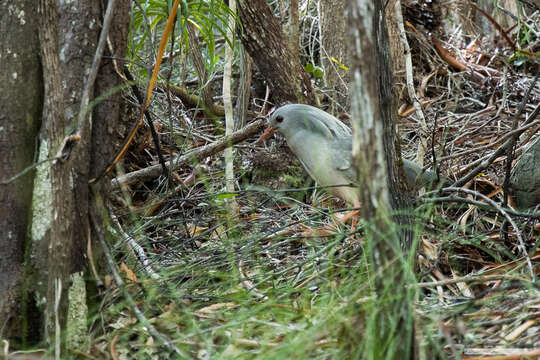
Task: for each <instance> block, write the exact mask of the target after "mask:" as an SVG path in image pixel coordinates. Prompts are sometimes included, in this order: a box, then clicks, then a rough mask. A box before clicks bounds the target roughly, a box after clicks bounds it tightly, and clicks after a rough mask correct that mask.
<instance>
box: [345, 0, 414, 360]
mask: <svg viewBox="0 0 540 360" xmlns="http://www.w3.org/2000/svg"><path fill="white" fill-rule="evenodd" d="M383 2H384V0H376V1H374V2H365V1H362V0H355V1H353V2H351V3H350V4H349V8H348V15H349V16H348V21H349V29H350V32H349V38H350V42H351V43H350V44H351V47H352V49H353V51H354V59H353V68H352V71H353V75H354V76H353V78H354V82H353V92H352V94H353V97H352V99H351V104H352V118H353V137H354V140H353V161H354V164H355V166H356V168H357V169H358V173H359V179H358V182H359V187H360V189H361V200H360V201H361V203H362V210H361V212H362V217H363V218H364V219H365V220H366V221H367V222H368V223H369V224H370V225H369V226H367V227H366V239H367V242H368V246H367V249H368V251H370V256H369V259H370V266H371V267H372V269H374V271H375V276H374V285H375V289H374V291H375V298H376V300H375V301H376V302H377V303H376V305H375V308H376V311H373V312H369V313H366V314H364V324H377V325H376V326H375V327H374V328H371V329H368V331H369V332H370V335H371V337H370V344H369V347H368V349H369V350H370V351H372V353H370V354H367V355H366V358H375V359H383V358H384V359H409V358H411V357H412V356H413V351H412V339H413V337H412V331H411V328H412V312H411V297H412V290H410V289H408V288H407V287H406V283H407V281H410V279H411V278H414V277H413V276H412V270H413V269H414V267H413V266H411V265H410V264H408V260H409V256H408V252H409V250H410V246H411V243H412V233H411V231H410V226H411V218H410V217H409V216H407V215H402V216H395V215H394V214H395V212H396V211H400V210H401V211H402V212H406V211H404V210H408V209H410V207H411V204H410V201H409V200H408V197H407V189H406V185H405V175H404V172H403V167H402V164H401V161H400V160H398V159H401V156H400V155H401V154H400V148H399V141H398V137H397V133H396V129H395V126H394V124H396V123H397V119H396V113H397V112H396V104H395V101H394V97H393V96H392V85H393V81H392V71H391V60H390V54H389V43H388V34H387V31H386V26H385V22H384V18H385V17H384V10H383V4H382V3H383ZM373 70H375V71H373ZM393 215H394V216H393ZM396 294H400V295H401V296H397V297H396Z"/></svg>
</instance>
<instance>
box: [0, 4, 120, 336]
mask: <svg viewBox="0 0 540 360" xmlns="http://www.w3.org/2000/svg"><path fill="white" fill-rule="evenodd" d="M101 3H102V2H94V1H90V2H88V1H82V0H76V1H71V2H69V3H66V2H59V3H57V2H56V1H54V0H40V2H39V11H40V12H38V7H37V6H36V4H35V3H33V2H29V1H18V2H17V3H16V4H13V2H9V4H10V6H9V7H8V8H9V10H5V11H2V12H1V14H2V15H4V14H5V15H6V19H5V21H2V22H1V25H0V26H2V27H4V26H7V27H9V29H5V31H4V32H3V33H4V34H5V36H4V37H3V38H2V42H1V44H2V46H1V47H2V49H4V48H5V49H6V50H8V49H9V52H8V53H10V52H13V54H16V56H14V58H15V60H16V61H14V62H8V60H10V59H9V57H7V56H4V51H2V63H3V64H8V65H9V66H10V67H9V71H7V72H3V74H6V76H7V75H8V74H9V75H10V76H11V77H12V78H13V80H14V81H13V84H9V82H8V80H9V78H6V79H5V81H3V82H2V84H6V86H7V87H8V88H9V90H6V91H3V92H2V95H0V96H3V98H2V101H1V103H0V106H2V110H3V111H2V113H3V114H10V116H9V117H7V116H2V115H0V120H1V121H2V123H1V126H0V128H4V127H5V128H6V129H7V130H8V132H6V133H5V134H6V136H8V137H7V138H6V142H4V141H2V142H1V144H0V149H1V150H2V153H6V151H9V156H8V155H6V156H5V157H3V158H6V159H10V161H11V162H6V168H7V169H8V170H10V172H8V173H7V174H6V177H9V176H12V175H14V174H15V173H18V172H20V171H21V170H22V169H24V168H25V167H26V166H27V165H29V164H30V163H31V162H32V159H33V150H34V148H36V144H37V143H38V142H39V146H37V148H38V149H39V160H42V161H43V163H41V165H39V166H37V171H35V178H34V179H33V180H34V181H33V188H32V175H33V172H29V173H28V174H26V175H25V176H22V177H20V178H18V179H16V180H15V181H13V182H10V183H9V184H7V185H4V184H0V195H1V196H2V201H1V202H0V221H4V219H8V221H7V222H6V225H5V227H3V228H4V229H9V228H10V227H11V226H13V236H12V239H11V242H10V244H11V247H9V246H1V247H0V267H2V269H1V270H2V272H1V274H2V275H3V274H4V273H5V274H7V276H6V281H5V282H4V281H1V282H0V286H2V287H3V286H6V292H7V293H8V294H9V295H10V296H9V297H4V296H3V295H4V293H5V292H4V291H3V290H4V289H3V288H0V292H1V293H2V296H0V327H2V329H4V331H3V333H2V334H1V336H3V337H6V338H9V339H17V338H21V340H22V342H23V343H24V342H25V341H27V340H28V341H30V342H39V341H41V340H43V335H45V336H47V335H48V336H51V337H52V335H53V334H54V333H56V331H57V328H56V325H55V323H57V322H58V323H59V324H60V325H61V327H62V331H63V327H64V325H65V323H66V312H67V308H68V302H67V299H68V297H67V290H68V289H69V287H70V276H71V275H72V274H73V273H76V272H80V271H83V270H84V269H85V266H86V261H85V256H84V255H85V249H86V244H87V240H89V235H90V228H89V222H88V207H89V195H88V194H89V187H88V179H89V178H90V176H89V175H90V164H91V163H92V164H93V167H92V168H93V170H94V171H96V172H97V171H99V170H100V169H102V168H104V167H105V165H104V164H105V162H106V161H109V160H110V158H111V156H112V153H113V152H114V149H112V147H111V144H112V141H111V139H112V138H113V137H115V136H117V134H116V133H115V132H113V131H112V130H113V129H114V127H116V126H118V122H119V117H120V115H121V114H120V112H121V108H122V107H121V105H120V104H121V94H120V93H118V91H117V92H116V93H113V94H112V95H110V94H109V95H107V96H106V100H101V101H100V102H98V104H97V105H95V107H94V108H93V111H90V113H91V114H92V122H93V127H92V136H88V137H87V138H83V139H81V140H80V141H79V142H76V143H75V144H74V147H73V149H72V151H71V156H69V157H67V159H64V160H60V159H56V160H55V161H46V160H47V159H51V158H52V157H55V156H56V155H57V151H58V149H59V148H60V146H61V145H60V144H61V142H62V141H63V140H64V139H65V138H66V136H68V135H69V134H71V133H72V132H73V131H75V130H77V124H76V122H75V119H76V118H77V115H78V113H79V110H80V101H81V93H82V89H83V88H84V84H85V82H86V81H87V76H88V69H89V68H90V66H91V64H92V60H93V57H94V53H95V51H96V46H97V41H98V38H99V34H100V31H101V26H99V25H98V24H102V23H103V21H102V12H103V11H104V9H102V8H101ZM105 3H106V2H105ZM117 3H118V4H117V6H116V12H115V16H114V19H115V20H114V21H115V24H114V25H113V30H112V32H111V33H110V35H109V41H108V46H110V47H111V48H112V49H113V54H110V53H109V54H107V53H106V55H109V56H111V55H112V56H116V57H123V56H124V54H125V49H126V42H127V33H128V24H129V9H130V4H129V1H128V0H119V1H118V2H117ZM2 4H3V3H2ZM14 5H15V6H14ZM2 7H3V5H0V11H1V10H3V9H2ZM15 10H16V11H15ZM14 14H17V16H15V15H14ZM2 15H0V16H2ZM38 25H39V27H38ZM34 34H40V35H41V36H40V38H41V39H40V40H38V37H37V35H34ZM23 35H24V36H26V37H25V38H22V37H21V36H23ZM4 44H5V45H4ZM40 45H41V53H42V56H41V60H42V67H40V64H39V60H40V58H39V51H40ZM101 64H102V66H101V67H100V72H99V74H98V77H97V80H96V82H95V87H94V91H95V94H96V96H97V95H103V94H104V93H105V92H108V91H109V92H110V90H111V89H112V88H114V87H117V86H118V85H119V84H120V82H121V79H120V77H119V75H118V74H117V71H116V70H117V69H118V68H119V69H120V70H121V69H122V64H120V65H118V64H116V65H115V66H113V61H112V60H108V61H102V63H101ZM42 69H43V71H42ZM42 78H43V83H42ZM15 80H16V81H15ZM18 89H21V90H20V91H18ZM44 94H45V96H44ZM93 95H94V93H93V92H92V91H91V93H90V98H91V99H92V98H93V97H94V96H93ZM8 96H9V97H8ZM43 97H44V98H43ZM42 98H43V99H42ZM4 99H6V101H4ZM4 104H5V105H4ZM43 104H44V105H43ZM4 106H9V108H4ZM42 107H43V117H44V119H46V120H44V122H43V123H44V126H43V127H42V130H41V133H40V136H39V138H38V136H37V129H38V126H39V120H40V113H41V109H42ZM85 110H86V109H85ZM91 110H92V109H91ZM88 129H90V127H89V126H88ZM79 130H80V129H79ZM0 136H4V133H2V132H0ZM11 140H12V141H13V143H12V145H9V144H10V141H11ZM4 144H6V145H8V146H9V147H8V148H6V147H4ZM3 168H4V167H3ZM11 171H13V172H11ZM0 180H5V179H4V178H2V179H0ZM22 190H25V191H22ZM4 191H8V192H9V193H4ZM4 198H5V200H6V201H4ZM10 198H13V199H16V200H13V201H11V204H10V201H8V200H9V199H10ZM30 208H31V215H30V214H28V209H30ZM1 214H6V215H5V216H2V215H1ZM7 214H10V215H7ZM28 220H31V231H28V229H27V227H28V226H30V224H28ZM2 225H4V224H3V223H2ZM6 233H8V232H7V231H6ZM26 234H29V235H30V238H31V239H26V237H25V235H26ZM0 241H2V242H4V238H1V237H0ZM1 245H3V243H2V244H1ZM25 250H26V255H25V256H26V257H24V256H23V254H24V251H25ZM4 258H5V259H6V261H4ZM23 260H24V264H25V267H24V268H23V267H22V263H23ZM4 267H6V271H3V270H4ZM8 270H9V271H8ZM23 274H24V275H25V278H24V279H23V280H24V287H23V288H22V289H21V286H20V284H21V281H23V280H21V279H22V276H23ZM2 275H0V276H2ZM60 285H61V286H60ZM83 290H84V286H83ZM83 298H84V295H83ZM43 300H45V302H43ZM56 302H57V303H58V306H56V305H57V304H55V303H56ZM36 306H37V307H36ZM6 311H10V313H7V312H6ZM23 311H24V313H23ZM42 311H44V314H43V313H40V312H42ZM10 315H11V321H10V322H6V321H7V320H9V319H8V316H10ZM44 315H45V316H44ZM42 320H45V323H43V322H42ZM79 320H81V322H82V323H83V324H84V326H86V319H79ZM6 324H7V325H8V326H7V327H5V325H6ZM12 324H22V326H19V327H16V326H15V327H12V326H11V325H12ZM43 325H45V327H46V329H47V332H46V333H43V332H42V330H44V327H43ZM23 326H24V328H23ZM6 329H7V330H6ZM64 334H65V332H64ZM69 335H70V334H67V336H68V337H69ZM57 338H58V339H59V337H57ZM12 344H13V343H12Z"/></svg>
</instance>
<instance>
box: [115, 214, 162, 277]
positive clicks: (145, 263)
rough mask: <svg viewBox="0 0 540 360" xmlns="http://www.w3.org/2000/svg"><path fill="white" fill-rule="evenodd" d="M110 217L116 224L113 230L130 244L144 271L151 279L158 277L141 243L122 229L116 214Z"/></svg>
mask: <svg viewBox="0 0 540 360" xmlns="http://www.w3.org/2000/svg"><path fill="white" fill-rule="evenodd" d="M111 219H112V221H113V223H114V225H115V226H116V229H114V230H115V231H116V230H117V231H118V232H119V233H120V235H121V236H122V238H123V239H124V240H125V241H126V242H127V243H128V245H129V246H131V248H132V249H133V251H135V253H136V254H137V256H136V257H137V259H138V260H139V262H140V263H141V265H142V268H143V270H144V271H146V272H147V273H148V274H149V275H150V277H151V278H152V279H159V278H160V276H159V275H158V274H157V273H156V272H155V271H154V269H153V268H152V262H151V261H150V260H149V259H148V257H147V256H146V254H145V252H144V249H143V248H142V247H141V245H139V244H138V243H137V242H136V241H135V239H133V237H132V236H131V235H129V234H128V233H126V232H125V231H124V229H122V225H121V224H120V222H119V221H118V218H117V217H116V215H114V214H111Z"/></svg>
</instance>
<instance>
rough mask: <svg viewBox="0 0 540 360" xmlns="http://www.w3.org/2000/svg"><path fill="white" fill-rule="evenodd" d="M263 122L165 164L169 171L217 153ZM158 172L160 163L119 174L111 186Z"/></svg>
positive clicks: (130, 181)
mask: <svg viewBox="0 0 540 360" xmlns="http://www.w3.org/2000/svg"><path fill="white" fill-rule="evenodd" d="M265 123H266V121H265V120H264V119H259V120H257V121H254V122H252V123H251V124H249V125H247V126H246V127H245V128H243V129H242V130H238V131H235V132H234V133H232V134H231V135H230V136H225V137H223V138H221V139H220V140H218V141H216V142H214V143H212V144H209V145H206V146H203V147H200V148H197V149H195V150H193V151H191V152H189V153H187V154H185V155H182V156H177V157H176V158H174V159H173V160H169V161H167V162H166V163H165V165H166V166H167V167H169V168H170V169H171V171H174V170H176V169H178V168H179V167H180V166H182V165H185V164H187V163H189V162H192V161H197V160H201V159H204V158H205V157H208V156H211V155H214V154H217V153H218V152H220V151H222V150H224V149H225V148H227V147H228V146H232V145H234V144H237V143H239V142H241V141H243V140H245V139H247V138H249V137H250V136H253V135H254V134H256V133H257V132H259V131H260V130H261V129H262V128H263V127H264V125H265ZM160 173H161V168H160V165H159V164H158V165H152V166H149V167H147V168H145V169H142V170H137V171H133V172H131V173H129V174H125V175H122V176H119V177H117V178H116V179H113V180H112V183H111V185H112V187H113V188H118V187H119V186H120V183H123V184H125V185H130V184H133V183H135V182H137V181H144V180H148V179H151V178H154V177H157V176H159V174H160Z"/></svg>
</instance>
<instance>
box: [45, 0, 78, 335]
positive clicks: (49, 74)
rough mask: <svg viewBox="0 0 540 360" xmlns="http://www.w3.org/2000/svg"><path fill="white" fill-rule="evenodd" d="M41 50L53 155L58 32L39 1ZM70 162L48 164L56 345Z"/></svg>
mask: <svg viewBox="0 0 540 360" xmlns="http://www.w3.org/2000/svg"><path fill="white" fill-rule="evenodd" d="M39 11H40V13H41V29H40V36H41V49H42V59H43V72H44V74H45V76H44V83H45V94H46V97H45V107H44V116H43V119H44V121H45V123H46V124H47V139H48V146H49V154H54V155H56V154H57V152H58V150H59V149H60V147H61V144H62V141H63V140H64V138H65V137H66V136H67V133H66V130H67V122H66V118H65V116H64V110H65V104H64V95H63V90H62V76H61V74H62V73H61V65H60V59H59V57H58V54H59V47H58V35H57V34H58V31H57V27H56V26H57V16H56V2H55V1H54V0H40V3H39ZM70 163H71V162H70V161H69V160H68V161H61V160H54V161H53V162H52V166H51V170H50V174H51V191H52V209H51V211H53V216H52V218H51V219H52V222H51V234H50V241H49V246H48V261H47V263H48V269H47V270H48V285H47V290H48V291H47V297H46V298H47V304H46V311H45V337H46V338H47V339H51V343H52V337H53V336H54V337H55V338H56V340H55V343H56V344H59V343H60V334H59V332H58V330H59V329H58V324H60V325H59V326H61V327H63V326H64V325H65V320H66V314H67V306H68V302H67V291H66V290H67V289H68V288H69V270H70V265H71V245H72V237H73V222H72V214H73V198H72V193H71V191H70V189H71V185H70Z"/></svg>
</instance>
